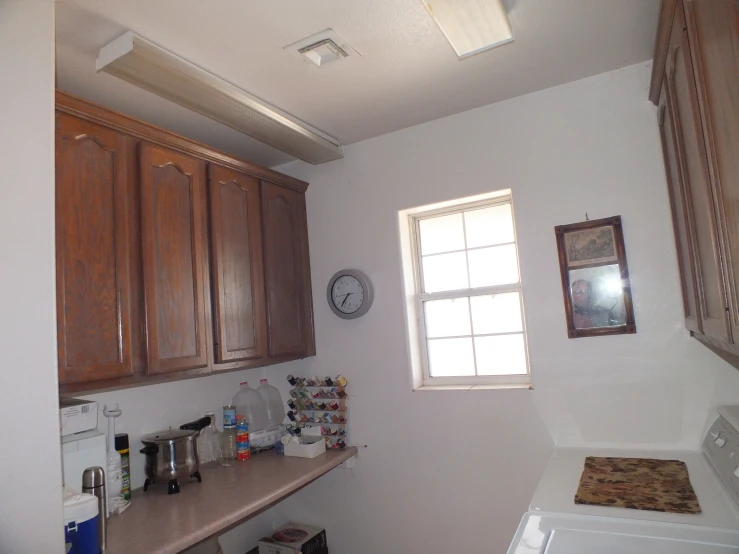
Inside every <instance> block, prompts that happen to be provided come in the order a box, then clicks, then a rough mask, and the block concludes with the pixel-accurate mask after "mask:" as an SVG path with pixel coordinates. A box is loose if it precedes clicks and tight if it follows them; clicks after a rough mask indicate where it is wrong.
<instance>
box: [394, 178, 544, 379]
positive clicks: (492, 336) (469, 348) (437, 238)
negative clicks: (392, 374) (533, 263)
mask: <svg viewBox="0 0 739 554" xmlns="http://www.w3.org/2000/svg"><path fill="white" fill-rule="evenodd" d="M403 220H405V222H404V221H403ZM403 225H405V226H406V227H407V232H406V233H401V234H402V235H405V240H404V241H403V242H404V250H405V252H404V268H405V272H406V293H407V294H406V298H407V302H408V305H407V312H408V328H409V335H410V337H409V338H410V340H411V341H414V340H415V341H416V342H417V344H418V346H417V347H415V346H413V345H411V358H412V362H413V364H414V366H420V368H419V367H414V373H416V375H414V385H415V388H418V387H420V386H437V385H438V386H449V385H453V386H455V387H460V386H461V387H464V388H473V387H476V386H491V385H492V386H527V385H528V384H529V382H530V379H529V364H528V355H527V343H526V326H525V318H524V310H523V295H522V291H521V277H520V274H519V266H518V251H517V247H516V234H515V227H514V223H513V206H512V204H511V196H510V191H504V192H503V193H497V194H496V195H495V196H493V197H492V198H491V197H487V198H484V199H480V198H479V197H478V198H476V199H466V200H463V201H459V202H457V203H454V204H452V205H449V203H447V204H445V205H436V206H427V207H424V208H418V209H414V210H407V211H405V212H401V232H402V231H403ZM414 335H415V337H414ZM414 354H415V355H414ZM419 369H420V371H418V370H419Z"/></svg>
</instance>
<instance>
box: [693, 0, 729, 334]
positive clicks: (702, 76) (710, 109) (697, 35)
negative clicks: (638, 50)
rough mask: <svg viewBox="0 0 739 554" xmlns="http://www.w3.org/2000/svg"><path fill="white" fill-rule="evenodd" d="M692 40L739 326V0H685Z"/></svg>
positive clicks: (709, 165)
mask: <svg viewBox="0 0 739 554" xmlns="http://www.w3.org/2000/svg"><path fill="white" fill-rule="evenodd" d="M685 18H686V21H687V27H688V40H689V42H690V51H691V54H692V60H693V66H694V70H695V77H696V86H697V91H698V104H699V106H700V110H701V116H702V117H701V121H702V123H703V134H704V136H705V139H706V150H707V152H708V170H709V174H710V177H711V182H712V183H713V186H714V188H715V189H716V191H717V198H719V202H718V210H717V217H718V222H719V229H720V230H721V232H722V238H723V239H724V240H723V243H724V248H723V255H724V260H725V270H726V276H727V279H726V282H727V285H726V288H727V291H728V296H729V306H730V307H731V319H732V326H733V327H734V328H737V327H739V288H738V286H737V285H738V284H739V283H737V280H738V279H739V1H737V0H734V1H724V0H717V1H710V2H706V1H704V0H688V1H686V2H685Z"/></svg>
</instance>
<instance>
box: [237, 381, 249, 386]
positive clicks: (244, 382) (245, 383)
mask: <svg viewBox="0 0 739 554" xmlns="http://www.w3.org/2000/svg"><path fill="white" fill-rule="evenodd" d="M248 384H249V383H247V382H246V381H241V383H239V385H248Z"/></svg>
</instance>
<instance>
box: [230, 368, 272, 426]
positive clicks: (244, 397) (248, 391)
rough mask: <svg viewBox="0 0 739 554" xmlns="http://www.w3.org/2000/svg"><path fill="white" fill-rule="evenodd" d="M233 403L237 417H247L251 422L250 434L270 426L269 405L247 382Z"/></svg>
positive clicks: (242, 384)
mask: <svg viewBox="0 0 739 554" xmlns="http://www.w3.org/2000/svg"><path fill="white" fill-rule="evenodd" d="M231 403H232V404H233V405H234V406H236V415H243V416H246V417H247V419H248V420H249V432H250V433H253V432H254V431H259V430H261V429H265V428H267V427H268V426H269V421H268V418H267V405H266V404H265V403H264V400H262V396H261V395H260V394H259V393H258V392H257V391H256V390H255V389H253V388H251V387H250V386H249V384H248V383H247V382H246V381H243V382H242V383H241V387H240V388H239V392H237V393H236V395H235V396H234V397H233V401H232V402H231Z"/></svg>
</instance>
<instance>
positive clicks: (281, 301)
mask: <svg viewBox="0 0 739 554" xmlns="http://www.w3.org/2000/svg"><path fill="white" fill-rule="evenodd" d="M262 228H263V233H264V266H265V287H266V292H267V321H268V326H269V355H270V357H272V358H279V357H282V356H290V355H301V356H309V355H313V354H314V353H315V342H314V338H313V313H312V312H313V308H312V299H311V286H310V265H309V260H308V230H307V224H306V213H305V195H304V194H302V193H299V192H296V191H294V190H290V189H287V188H283V187H281V186H278V185H275V184H272V183H269V182H266V181H263V182H262Z"/></svg>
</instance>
